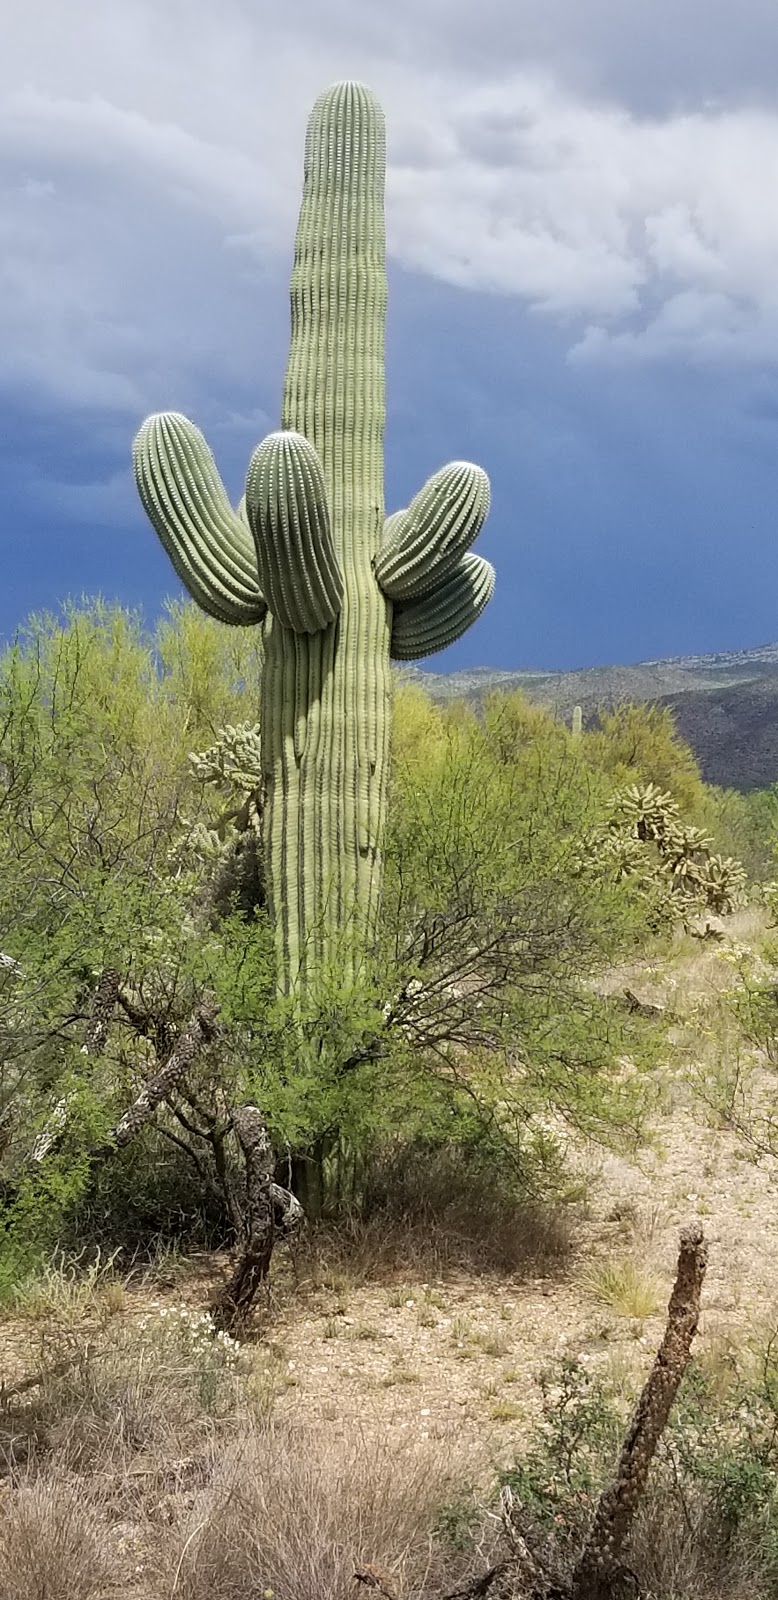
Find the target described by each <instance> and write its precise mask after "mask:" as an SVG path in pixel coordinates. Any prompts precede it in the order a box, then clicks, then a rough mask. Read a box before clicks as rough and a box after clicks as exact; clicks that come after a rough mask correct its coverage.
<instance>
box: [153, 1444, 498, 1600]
mask: <svg viewBox="0 0 778 1600" xmlns="http://www.w3.org/2000/svg"><path fill="white" fill-rule="evenodd" d="M472 1470H473V1463H472V1460H468V1461H467V1462H465V1461H464V1460H463V1459H462V1458H461V1457H458V1455H457V1452H456V1450H453V1451H452V1448H451V1441H446V1443H445V1444H442V1443H440V1442H438V1443H432V1442H430V1441H421V1440H416V1441H414V1442H410V1441H408V1442H407V1443H405V1444H404V1445H403V1446H398V1445H394V1446H390V1445H389V1444H387V1443H383V1444H380V1443H377V1442H376V1441H375V1439H372V1440H370V1442H369V1443H368V1442H367V1441H366V1440H365V1439H364V1438H363V1436H362V1435H361V1433H360V1432H359V1431H357V1432H355V1433H354V1434H353V1435H351V1436H349V1437H343V1436H342V1435H338V1434H337V1433H335V1432H333V1431H332V1430H330V1429H328V1428H327V1427H326V1426H322V1425H321V1424H319V1425H317V1426H316V1427H305V1426H301V1427H293V1426H273V1427H267V1428H264V1429H259V1430H257V1431H255V1432H253V1433H251V1434H249V1435H247V1436H245V1437H244V1438H242V1439H241V1441H240V1442H239V1444H237V1445H236V1446H235V1447H234V1448H233V1449H231V1450H229V1451H228V1452H227V1453H226V1454H225V1455H224V1456H223V1457H222V1459H221V1460H220V1461H219V1463H218V1465H217V1467H216V1471H215V1474H214V1478H213V1481H212V1483H211V1484H210V1485H209V1487H208V1489H207V1490H206V1491H204V1492H203V1494H201V1495H200V1496H199V1497H198V1499H197V1500H196V1502H195V1504H194V1505H193V1507H192V1509H191V1512H190V1513H189V1515H188V1516H187V1517H186V1518H185V1519H184V1520H183V1521H182V1522H181V1524H180V1525H179V1527H178V1528H177V1529H176V1536H175V1538H174V1539H172V1540H171V1541H170V1548H169V1550H168V1552H167V1553H166V1554H165V1556H164V1560H163V1561H161V1562H160V1564H159V1568H158V1573H159V1579H160V1581H161V1586H162V1587H161V1592H162V1593H164V1594H165V1595H170V1596H174V1597H175V1600H254V1597H256V1596H259V1595H264V1594H266V1593H267V1591H268V1590H270V1591H272V1593H273V1595H278V1596H293V1597H294V1600H354V1592H355V1586H354V1572H355V1570H356V1569H357V1568H360V1569H362V1568H364V1567H366V1566H368V1565H369V1566H371V1567H373V1568H374V1569H376V1570H378V1571H381V1572H382V1573H383V1574H384V1575H385V1581H386V1583H387V1586H388V1587H389V1588H390V1589H393V1590H395V1591H396V1592H397V1593H401V1594H402V1595H403V1596H404V1597H410V1596H412V1595H415V1594H419V1593H420V1592H421V1591H422V1589H424V1588H433V1587H437V1580H438V1579H439V1577H440V1575H441V1573H442V1571H443V1569H444V1567H445V1568H447V1569H448V1573H449V1575H455V1571H454V1569H455V1568H456V1567H458V1568H459V1570H460V1571H461V1570H462V1558H461V1557H459V1558H457V1557H456V1555H455V1554H454V1553H452V1552H451V1551H450V1550H447V1549H446V1547H445V1540H444V1539H443V1537H442V1536H441V1532H440V1530H441V1525H442V1519H443V1514H444V1512H445V1510H446V1508H447V1507H448V1506H449V1505H450V1504H451V1503H452V1501H454V1500H456V1501H457V1503H461V1500H462V1496H463V1485H464V1484H466V1482H467V1474H468V1472H469V1473H472Z"/></svg>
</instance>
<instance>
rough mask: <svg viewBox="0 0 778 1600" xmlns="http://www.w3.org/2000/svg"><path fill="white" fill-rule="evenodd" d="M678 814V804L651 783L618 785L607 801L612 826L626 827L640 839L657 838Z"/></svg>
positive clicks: (664, 836)
mask: <svg viewBox="0 0 778 1600" xmlns="http://www.w3.org/2000/svg"><path fill="white" fill-rule="evenodd" d="M678 817H679V812H678V807H677V805H676V803H675V801H674V799H673V797H672V795H671V794H666V793H665V791H664V790H662V789H660V788H659V787H658V785H657V784H655V783H645V784H640V783H632V784H630V785H629V787H628V788H626V789H620V790H619V791H618V793H617V794H615V795H614V796H613V800H612V802H611V820H610V825H611V827H612V828H613V829H615V830H627V831H629V832H631V833H633V834H634V836H635V838H636V839H641V840H643V841H644V842H646V841H647V840H654V841H655V842H657V843H658V842H659V841H660V840H663V839H665V838H666V837H667V835H668V833H669V832H671V831H672V829H673V828H674V827H675V825H676V823H677V821H678Z"/></svg>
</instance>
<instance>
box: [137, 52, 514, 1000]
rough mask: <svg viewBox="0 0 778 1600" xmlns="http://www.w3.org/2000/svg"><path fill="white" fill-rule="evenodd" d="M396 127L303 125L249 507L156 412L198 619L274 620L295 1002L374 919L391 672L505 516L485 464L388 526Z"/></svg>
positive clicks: (340, 120)
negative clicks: (279, 382)
mask: <svg viewBox="0 0 778 1600" xmlns="http://www.w3.org/2000/svg"><path fill="white" fill-rule="evenodd" d="M384 169H385V156H384V126H383V115H382V113H381V110H380V108H379V106H378V105H377V103H376V101H375V99H374V97H373V95H372V94H371V93H370V92H369V90H367V89H365V88H363V87H362V86H361V85H360V84H354V83H343V84H338V85H336V86H335V87H334V88H333V89H330V90H328V91H327V92H326V93H325V94H323V95H321V96H320V97H319V99H318V100H317V102H316V105H315V106H314V109H313V112H312V114H311V118H310V121H309V125H308V133H307V138H306V146H305V182H304V189H303V199H302V207H301V211H300V220H299V224H298V229H297V239H296V246H295V258H294V268H293V272H292V288H291V304H292V337H291V349H290V354H289V363H288V367H287V373H286V382H285V386H284V396H283V405H282V417H281V422H282V431H281V432H280V433H275V434H271V435H270V436H269V438H267V439H265V440H264V441H263V442H262V444H260V445H259V446H258V447H257V449H256V450H255V452H254V455H253V457H252V460H251V463H250V466H249V470H248V476H247V481H246V494H245V498H244V501H242V502H241V505H240V506H239V508H238V510H237V511H233V510H232V508H231V507H230V505H229V502H228V501H227V497H226V494H225V492H224V490H223V488H222V485H221V481H220V479H219V477H218V472H217V469H216V466H215V463H214V461H213V457H212V456H211V454H210V451H209V450H208V447H207V445H206V443H205V440H204V439H203V437H202V435H201V434H200V433H199V431H198V430H197V429H196V428H195V427H194V426H193V424H192V423H190V422H188V421H187V420H186V418H183V417H179V416H177V415H173V414H162V415H159V416H154V417H150V418H148V420H147V421H146V422H145V423H144V424H143V427H142V428H141V430H140V432H139V434H138V437H137V439H136V441H135V445H134V461H135V471H136V478H137V482H138V487H139V491H140V494H141V499H142V501H143V504H144V506H145V508H146V511H147V513H148V515H149V517H150V519H151V521H152V523H153V525H154V527H155V528H156V530H157V532H158V534H159V536H160V538H161V540H162V542H163V544H164V546H165V549H166V550H167V552H168V554H169V555H170V557H171V560H172V562H173V565H174V567H175V569H176V571H177V573H178V575H179V577H180V578H181V579H182V581H183V583H184V584H185V585H186V587H187V588H188V589H189V592H190V594H191V595H192V596H193V598H194V599H195V600H197V601H198V603H199V604H200V605H201V606H203V607H204V609H206V610H209V611H210V612H211V613H212V614H213V615H215V616H217V617H219V618H220V619H221V620H222V621H224V622H231V623H239V624H246V623H250V622H261V624H262V626H263V633H264V645H265V665H264V677H263V688H262V706H261V720H260V730H261V732H260V737H261V747H262V773H263V781H264V789H265V796H264V808H263V846H264V857H265V870H266V873H267V878H268V892H269V899H270V905H271V909H272V913H273V916H274V919H275V926H276V937H277V949H278V956H279V981H280V984H281V987H282V988H284V989H287V990H289V989H292V988H294V987H295V986H296V985H297V984H299V982H300V981H301V979H304V978H306V977H307V976H309V975H310V974H311V972H312V971H314V970H315V969H316V967H317V965H318V962H319V960H320V958H321V956H322V954H323V953H324V952H325V951H326V950H327V949H331V948H333V945H337V941H338V940H339V938H340V936H341V935H343V934H345V935H347V948H348V950H350V955H349V954H346V955H345V957H344V959H345V962H346V969H347V970H348V967H349V964H350V963H351V965H352V966H353V962H354V961H355V960H358V959H359V951H360V948H361V947H362V946H363V944H364V942H365V941H366V939H367V938H368V937H369V934H370V931H371V929H372V928H373V926H374V924H375V918H376V914H377V909H378V899H379V894H380V883H381V849H382V838H383V828H384V818H385V810H386V793H387V777H388V758H389V736H390V726H391V689H392V684H391V666H390V661H391V658H393V657H394V658H396V659H401V660H407V659H412V658H413V657H414V656H421V655H425V654H428V653H430V652H431V651H433V650H440V649H443V648H444V647H445V646H446V645H447V644H450V643H451V642H452V641H453V640H454V639H456V638H458V637H459V635H460V634H461V633H463V632H464V630H465V629H466V628H467V627H469V625H470V623H471V622H473V621H474V620H475V618H476V617H477V616H479V615H480V613H481V611H482V610H483V608H484V606H485V605H486V603H487V601H488V599H489V598H490V596H491V593H492V590H493V587H494V573H493V570H492V568H491V567H490V565H489V563H488V562H486V561H484V560H483V559H482V558H481V557H479V556H475V555H472V554H470V553H469V551H468V547H469V545H470V544H471V543H472V541H473V539H474V538H475V537H476V535H477V533H478V532H479V530H480V528H481V525H482V523H483V520H484V517H485V516H486V512H487V509H488V504H489V485H488V480H487V478H486V476H485V474H484V473H483V472H481V470H480V469H479V468H478V467H473V466H471V465H470V464H469V463H466V462H455V463H453V464H452V465H451V466H449V467H446V468H443V469H442V471H440V472H438V473H436V474H435V475H434V476H433V478H431V479H430V481H429V483H428V484H427V485H426V486H425V488H424V489H422V490H421V492H420V494H419V495H417V496H416V499H415V500H414V501H413V502H412V504H411V506H410V507H409V508H407V510H404V511H400V512H396V513H395V514H394V515H393V516H392V517H390V518H388V519H386V520H385V517H384V485H383V429H384V416H385V400H384V326H385V317H386V273H385V261H384V219H383V189H384Z"/></svg>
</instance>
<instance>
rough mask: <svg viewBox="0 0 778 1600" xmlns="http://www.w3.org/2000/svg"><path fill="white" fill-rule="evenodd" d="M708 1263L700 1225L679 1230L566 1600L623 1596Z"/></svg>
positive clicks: (606, 1599) (685, 1361)
mask: <svg viewBox="0 0 778 1600" xmlns="http://www.w3.org/2000/svg"><path fill="white" fill-rule="evenodd" d="M707 1261H708V1247H707V1245H706V1244H705V1242H704V1240H703V1237H702V1229H701V1227H700V1226H699V1224H698V1223H694V1224H692V1225H691V1226H689V1227H687V1228H684V1230H683V1232H682V1233H681V1249H680V1254H679V1257H678V1268H677V1273H676V1279H675V1285H674V1287H673V1292H672V1295H671V1296H670V1304H669V1307H668V1311H667V1327H666V1328H665V1333H664V1338H663V1339H662V1343H661V1345H660V1347H659V1350H658V1352H657V1356H656V1359H655V1361H654V1365H653V1367H652V1368H651V1371H650V1373H649V1375H648V1378H647V1379H646V1383H645V1386H644V1388H643V1392H642V1394H641V1396H640V1399H639V1400H638V1403H637V1405H636V1407H635V1411H634V1413H633V1416H632V1421H631V1423H630V1426H629V1430H628V1432H627V1436H626V1438H625V1440H624V1443H623V1445H622V1447H621V1454H620V1456H619V1462H618V1466H617V1468H616V1474H615V1477H614V1479H613V1482H612V1483H611V1484H609V1486H608V1488H607V1489H605V1490H604V1491H603V1493H602V1495H601V1496H600V1502H599V1505H598V1507H597V1511H596V1514H595V1518H594V1523H593V1525H592V1530H591V1533H590V1535H589V1538H588V1540H587V1543H586V1547H585V1549H584V1551H583V1554H582V1555H581V1557H580V1560H579V1561H578V1564H577V1566H576V1568H575V1571H574V1573H573V1580H572V1585H571V1590H570V1600H615V1597H616V1596H618V1595H620V1594H621V1593H626V1592H627V1589H626V1586H625V1584H626V1579H627V1577H628V1574H627V1572H626V1569H624V1568H623V1567H622V1566H621V1553H622V1550H623V1548H624V1544H625V1541H626V1539H627V1536H628V1534H629V1531H630V1528H631V1526H632V1521H633V1518H634V1516H635V1512H636V1510H637V1507H638V1504H639V1502H640V1498H641V1496H642V1494H643V1493H644V1491H645V1487H646V1481H647V1479H648V1471H649V1467H650V1466H651V1462H652V1460H653V1458H654V1453H655V1451H656V1447H657V1445H658V1443H659V1440H660V1438H661V1436H662V1433H663V1431H664V1429H665V1426H666V1424H667V1419H668V1417H669V1415H670V1411H671V1408H672V1405H673V1401H674V1400H675V1397H676V1394H677V1393H678V1389H679V1387H680V1384H681V1379H682V1378H683V1375H684V1373H685V1371H686V1368H687V1366H688V1364H689V1357H690V1354H691V1347H692V1341H693V1339H694V1336H695V1334H696V1332H697V1324H698V1322H699V1318H700V1293H701V1290H702V1283H703V1278H704V1276H705V1268H706V1266H707ZM634 1592H636V1591H635V1590H634V1589H633V1593H634Z"/></svg>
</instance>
